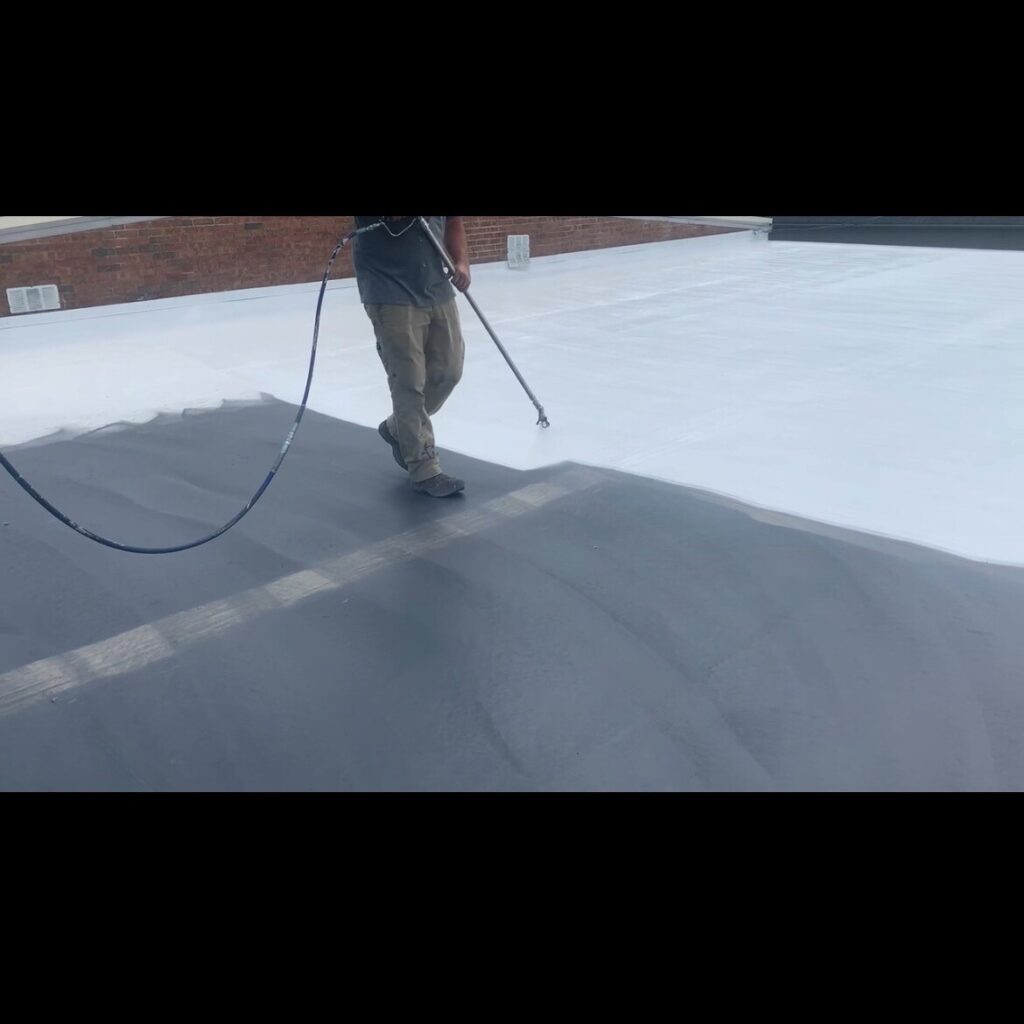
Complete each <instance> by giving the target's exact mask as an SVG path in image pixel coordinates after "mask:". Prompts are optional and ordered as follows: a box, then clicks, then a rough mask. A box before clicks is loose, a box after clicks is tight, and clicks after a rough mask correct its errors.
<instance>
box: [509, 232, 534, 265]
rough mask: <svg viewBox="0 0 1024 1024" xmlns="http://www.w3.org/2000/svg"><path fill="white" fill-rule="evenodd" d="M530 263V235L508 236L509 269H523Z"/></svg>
mask: <svg viewBox="0 0 1024 1024" xmlns="http://www.w3.org/2000/svg"><path fill="white" fill-rule="evenodd" d="M529 265H530V236H529V235H509V236H508V266H509V270H525V269H526V268H527V267H528V266H529Z"/></svg>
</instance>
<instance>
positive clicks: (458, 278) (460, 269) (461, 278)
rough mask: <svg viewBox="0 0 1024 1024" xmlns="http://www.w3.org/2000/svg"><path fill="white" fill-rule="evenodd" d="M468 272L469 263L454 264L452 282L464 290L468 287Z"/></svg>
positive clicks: (461, 290)
mask: <svg viewBox="0 0 1024 1024" xmlns="http://www.w3.org/2000/svg"><path fill="white" fill-rule="evenodd" d="M469 282H470V273H469V264H468V263H465V262H461V263H456V264H455V273H454V274H452V284H453V285H455V287H456V288H458V289H459V291H460V292H464V291H465V290H466V289H467V288H468V287H469Z"/></svg>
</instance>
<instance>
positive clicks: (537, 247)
mask: <svg viewBox="0 0 1024 1024" xmlns="http://www.w3.org/2000/svg"><path fill="white" fill-rule="evenodd" d="M351 227H352V218H351V217H173V218H162V219H160V220H151V221H141V222H138V223H134V224H125V225H122V226H119V227H114V228H105V229H102V230H97V231H85V232H81V233H78V234H69V235H53V236H50V237H47V238H37V239H32V240H30V241H24V242H8V243H3V244H0V316H8V315H10V312H9V307H8V304H7V301H6V299H7V296H6V293H5V292H4V291H3V289H6V288H18V287H25V286H28V285H41V284H56V285H57V286H58V288H59V289H60V295H61V305H62V308H64V309H75V308H79V307H83V306H101V305H107V304H112V303H119V302H133V301H137V300H140V299H156V298H168V297H170V296H175V295H193V294H197V293H202V292H217V291H229V290H233V289H242V288H258V287H268V286H273V285H283V284H300V283H303V282H309V281H319V280H320V278H321V277H322V276H323V272H324V265H325V264H326V262H327V257H328V256H329V255H330V252H331V250H332V249H333V248H334V245H335V244H336V243H337V240H338V238H339V237H340V236H341V235H342V234H344V233H345V232H347V231H349V230H351ZM466 229H467V235H468V238H469V244H470V257H471V259H472V261H473V262H475V263H490V262H496V261H500V260H504V259H505V256H506V236H507V235H510V234H514V235H529V236H530V254H531V255H532V256H550V255H553V254H555V253H562V252H577V251H580V250H583V249H602V248H607V247H609V246H616V245H633V244H637V243H640V242H653V241H663V240H665V239H670V238H689V237H693V236H696V235H709V234H719V233H721V232H722V230H723V229H721V228H713V227H704V226H699V225H686V224H684V225H680V224H671V223H664V222H659V221H636V220H628V219H625V218H619V217H467V218H466ZM352 273H353V271H352V262H351V255H350V252H349V250H348V249H346V250H345V251H344V252H342V254H341V255H340V256H339V257H338V260H337V261H336V262H335V265H334V270H333V272H332V277H335V278H338V277H351V276H352ZM27 315H31V314H27Z"/></svg>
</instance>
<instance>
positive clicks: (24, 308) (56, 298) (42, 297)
mask: <svg viewBox="0 0 1024 1024" xmlns="http://www.w3.org/2000/svg"><path fill="white" fill-rule="evenodd" d="M7 305H8V306H9V307H10V310H11V312H12V313H42V312H44V311H45V310H48V309H60V292H58V291H57V286H56V285H55V284H41V285H38V286H36V287H34V288H8V289H7Z"/></svg>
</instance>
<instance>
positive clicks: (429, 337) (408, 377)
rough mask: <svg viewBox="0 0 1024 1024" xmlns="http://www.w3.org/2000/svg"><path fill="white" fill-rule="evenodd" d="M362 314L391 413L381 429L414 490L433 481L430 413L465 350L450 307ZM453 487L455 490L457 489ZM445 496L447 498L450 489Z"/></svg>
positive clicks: (454, 377)
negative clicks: (388, 391)
mask: <svg viewBox="0 0 1024 1024" xmlns="http://www.w3.org/2000/svg"><path fill="white" fill-rule="evenodd" d="M366 311H367V314H368V315H369V317H370V321H371V323H372V324H373V328H374V332H375V334H376V336H377V352H378V354H379V355H380V358H381V362H382V363H383V364H384V369H385V370H386V371H387V375H388V386H389V388H390V389H391V401H392V407H393V411H392V414H391V415H390V416H389V417H388V419H387V420H386V426H385V428H384V429H386V431H387V432H388V433H389V434H390V435H391V437H393V438H394V439H395V440H396V441H397V442H398V446H399V449H400V451H401V457H402V459H403V461H404V462H405V465H406V468H407V469H408V471H409V478H410V479H411V480H412V482H413V484H414V485H416V484H422V483H423V481H427V480H432V479H434V478H438V477H440V475H441V465H440V463H439V462H438V459H437V455H436V453H435V450H434V430H433V425H432V424H431V422H430V415H429V414H430V413H434V412H437V410H438V409H440V408H441V406H442V405H443V404H444V402H445V400H446V399H447V398H448V396H449V395H450V394H451V392H452V389H453V388H454V387H455V385H456V383H458V380H459V377H460V376H461V373H462V361H463V355H464V345H463V342H462V335H461V332H460V331H459V326H458V313H457V311H456V310H455V303H454V301H452V302H451V303H446V304H445V305H443V306H438V307H435V308H434V309H420V308H418V307H416V306H383V305H372V306H371V305H368V306H367V307H366ZM428 410H429V411H428ZM385 440H387V438H385ZM458 484H459V486H458V487H456V488H454V490H461V488H462V485H461V481H459V482H458ZM445 491H446V492H447V493H452V487H451V485H449V486H447V487H445ZM428 493H432V492H431V491H429V490H428ZM439 496H440V495H439Z"/></svg>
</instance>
